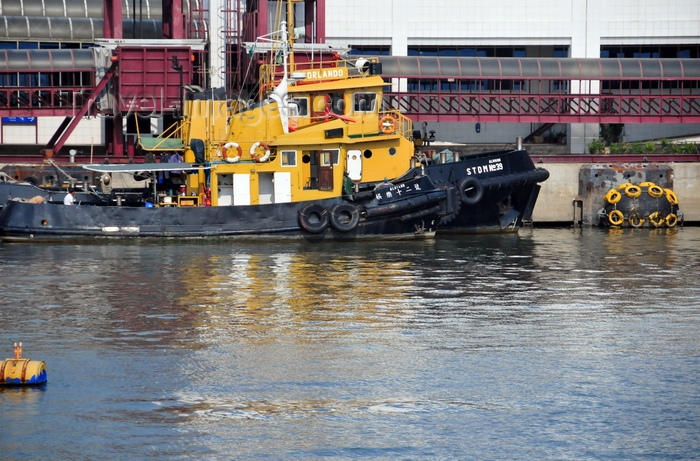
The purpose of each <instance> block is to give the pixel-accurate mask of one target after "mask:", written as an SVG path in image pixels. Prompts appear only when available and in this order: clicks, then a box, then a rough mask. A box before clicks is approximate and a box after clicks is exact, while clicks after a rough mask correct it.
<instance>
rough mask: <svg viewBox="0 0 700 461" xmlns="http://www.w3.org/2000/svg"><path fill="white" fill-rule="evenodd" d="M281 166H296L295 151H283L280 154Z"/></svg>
mask: <svg viewBox="0 0 700 461" xmlns="http://www.w3.org/2000/svg"><path fill="white" fill-rule="evenodd" d="M280 155H281V159H282V166H297V151H295V150H283V151H282V152H280Z"/></svg>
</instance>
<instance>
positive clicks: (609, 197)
mask: <svg viewBox="0 0 700 461" xmlns="http://www.w3.org/2000/svg"><path fill="white" fill-rule="evenodd" d="M620 200H622V194H621V193H620V192H618V191H617V190H616V189H610V190H609V191H608V193H607V194H605V201H606V202H608V203H610V204H613V205H614V204H615V203H617V202H619V201H620Z"/></svg>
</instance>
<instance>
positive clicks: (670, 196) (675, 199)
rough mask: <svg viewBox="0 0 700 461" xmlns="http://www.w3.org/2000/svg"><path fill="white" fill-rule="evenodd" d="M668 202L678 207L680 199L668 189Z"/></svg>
mask: <svg viewBox="0 0 700 461" xmlns="http://www.w3.org/2000/svg"><path fill="white" fill-rule="evenodd" d="M666 200H668V203H670V204H671V205H678V197H676V194H674V193H673V191H672V190H671V189H666Z"/></svg>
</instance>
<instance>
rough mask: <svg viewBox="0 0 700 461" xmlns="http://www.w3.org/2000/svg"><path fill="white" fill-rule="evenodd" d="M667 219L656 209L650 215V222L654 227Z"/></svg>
mask: <svg viewBox="0 0 700 461" xmlns="http://www.w3.org/2000/svg"><path fill="white" fill-rule="evenodd" d="M665 221H666V220H665V219H664V217H663V216H661V215H660V214H659V212H658V211H655V212H653V213H652V214H650V215H649V222H650V223H651V225H652V226H654V227H659V226H661V225H662V224H663V223H664V222H665Z"/></svg>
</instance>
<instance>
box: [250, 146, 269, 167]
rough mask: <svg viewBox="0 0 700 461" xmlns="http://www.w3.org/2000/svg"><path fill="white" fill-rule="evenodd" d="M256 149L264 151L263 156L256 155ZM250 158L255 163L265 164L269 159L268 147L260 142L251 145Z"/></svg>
mask: <svg viewBox="0 0 700 461" xmlns="http://www.w3.org/2000/svg"><path fill="white" fill-rule="evenodd" d="M258 147H262V148H263V149H265V154H263V155H262V156H260V154H258ZM250 158H252V159H253V160H255V161H256V162H257V163H263V162H267V161H268V160H269V158H270V146H268V145H267V144H265V143H264V142H262V141H257V142H255V143H253V145H252V146H250Z"/></svg>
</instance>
